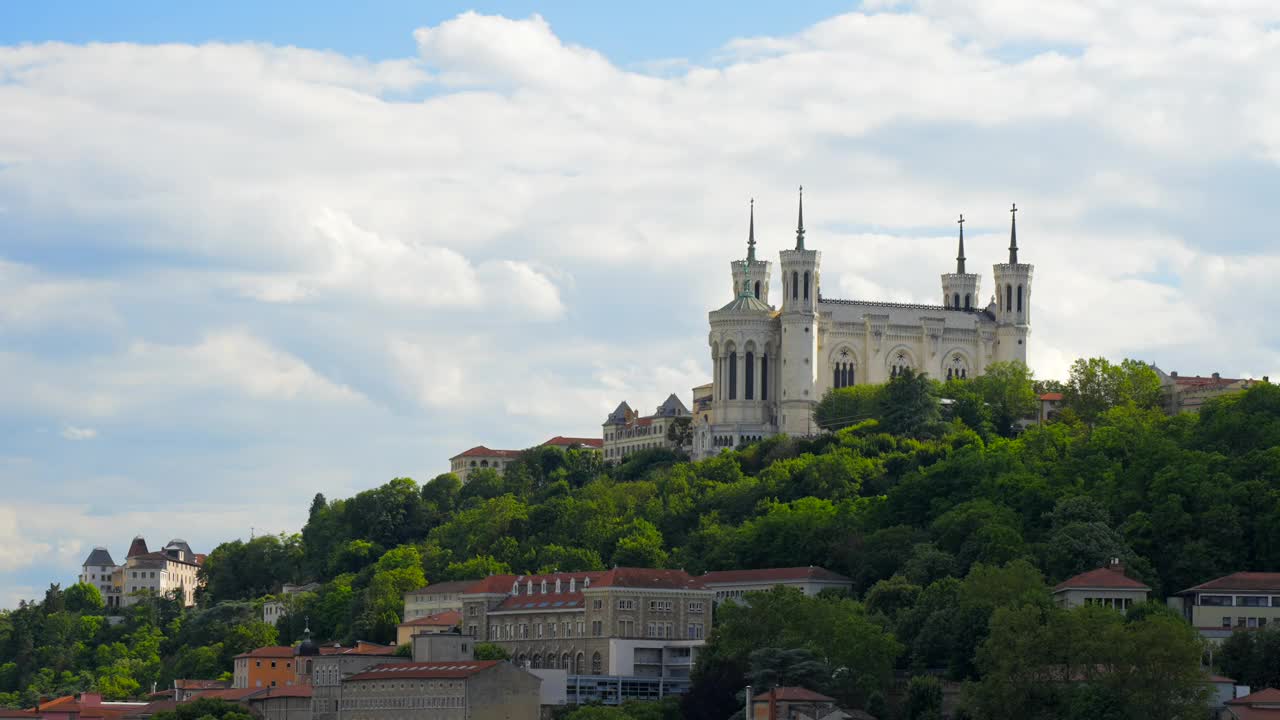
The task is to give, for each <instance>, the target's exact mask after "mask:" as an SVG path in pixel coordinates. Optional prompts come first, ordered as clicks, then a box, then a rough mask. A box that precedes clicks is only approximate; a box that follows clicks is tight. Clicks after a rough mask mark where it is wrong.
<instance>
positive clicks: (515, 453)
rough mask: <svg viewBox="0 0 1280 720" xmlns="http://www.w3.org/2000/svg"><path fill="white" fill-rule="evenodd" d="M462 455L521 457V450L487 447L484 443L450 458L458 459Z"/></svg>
mask: <svg viewBox="0 0 1280 720" xmlns="http://www.w3.org/2000/svg"><path fill="white" fill-rule="evenodd" d="M460 457H501V458H517V457H520V451H519V450H494V449H492V448H487V447H485V446H483V445H477V446H475V447H473V448H471V449H470V450H466V451H463V452H460V453H458V454H457V455H454V456H453V457H451V458H449V459H450V460H456V459H457V458H460Z"/></svg>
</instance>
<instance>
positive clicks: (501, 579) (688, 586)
mask: <svg viewBox="0 0 1280 720" xmlns="http://www.w3.org/2000/svg"><path fill="white" fill-rule="evenodd" d="M557 579H559V580H560V592H559V593H556V592H555V590H554V587H555V582H556V580H557ZM570 579H572V580H574V581H575V588H574V592H573V593H569V580H570ZM543 580H546V581H547V593H546V594H545V595H544V594H542V593H540V592H539V590H541V589H542V581H543ZM584 580H590V581H591V585H590V587H593V588H594V587H629V588H648V589H656V590H706V586H705V585H703V583H702V580H701V579H699V578H695V577H691V576H690V575H689V574H688V573H686V572H685V571H683V570H663V569H656V568H614V569H612V570H603V571H601V570H592V571H588V572H576V573H551V574H547V575H490V576H489V577H487V578H485V579H483V580H477V581H476V582H475V584H473V585H472V586H471V587H470V588H468V589H467V590H466V594H468V595H476V594H494V595H508V594H510V593H511V586H512V585H513V584H514V583H516V582H519V583H520V586H521V587H522V588H524V587H527V585H528V583H529V581H533V586H534V592H533V594H532V595H526V594H524V593H523V592H522V593H521V594H520V595H518V596H516V595H513V596H512V597H513V598H519V601H520V602H521V603H525V602H541V601H542V600H545V599H547V598H550V597H552V596H557V597H559V596H561V595H563V596H572V597H575V598H577V597H579V596H580V595H581V593H582V590H583V586H584V583H583V581H584ZM503 604H504V605H506V604H507V603H506V602H505V601H504V603H503Z"/></svg>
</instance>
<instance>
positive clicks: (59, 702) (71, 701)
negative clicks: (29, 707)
mask: <svg viewBox="0 0 1280 720" xmlns="http://www.w3.org/2000/svg"><path fill="white" fill-rule="evenodd" d="M66 705H76V706H77V707H78V706H79V704H78V703H77V702H76V696H75V695H63V696H62V697H60V698H56V699H53V700H50V701H49V702H47V703H41V704H39V705H37V706H36V709H37V710H39V711H40V712H44V711H45V710H54V711H56V710H57V709H58V708H60V707H63V706H66Z"/></svg>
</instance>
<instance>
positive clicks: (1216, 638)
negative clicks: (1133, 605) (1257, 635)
mask: <svg viewBox="0 0 1280 720" xmlns="http://www.w3.org/2000/svg"><path fill="white" fill-rule="evenodd" d="M1168 604H1169V605H1170V607H1173V608H1175V609H1178V610H1181V611H1182V614H1183V617H1185V618H1186V619H1187V622H1189V623H1191V626H1192V627H1194V628H1195V629H1197V630H1199V631H1200V635H1201V637H1203V638H1205V639H1206V640H1209V641H1210V642H1215V643H1216V642H1222V641H1223V640H1224V639H1226V638H1228V637H1230V636H1231V633H1232V632H1234V631H1236V630H1240V629H1246V630H1250V629H1258V628H1264V627H1266V626H1267V625H1268V624H1274V623H1275V622H1277V620H1280V573H1270V572H1237V573H1232V574H1230V575H1226V576H1223V577H1220V578H1217V579H1215V580H1210V581H1208V582H1205V583H1201V584H1199V585H1196V586H1195V587H1190V588H1187V589H1186V590H1183V591H1181V592H1177V593H1174V595H1173V597H1171V598H1169V599H1168Z"/></svg>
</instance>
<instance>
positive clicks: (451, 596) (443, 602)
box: [404, 580, 475, 621]
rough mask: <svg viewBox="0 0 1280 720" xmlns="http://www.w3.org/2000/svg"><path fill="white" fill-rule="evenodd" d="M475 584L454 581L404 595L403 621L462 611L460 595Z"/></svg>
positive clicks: (429, 586) (436, 584) (470, 581)
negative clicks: (450, 611) (451, 611)
mask: <svg viewBox="0 0 1280 720" xmlns="http://www.w3.org/2000/svg"><path fill="white" fill-rule="evenodd" d="M474 584H475V581H474V580H454V581H452V582H442V583H435V584H434V585H428V586H426V587H423V588H418V589H417V590H410V591H409V592H407V593H405V594H404V619H405V621H409V620H413V619H415V618H420V617H425V616H427V615H436V614H438V613H442V612H447V611H449V610H458V611H461V610H462V593H463V592H464V591H465V590H466V589H467V588H469V587H471V586H472V585H474Z"/></svg>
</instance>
